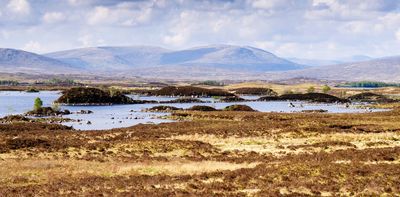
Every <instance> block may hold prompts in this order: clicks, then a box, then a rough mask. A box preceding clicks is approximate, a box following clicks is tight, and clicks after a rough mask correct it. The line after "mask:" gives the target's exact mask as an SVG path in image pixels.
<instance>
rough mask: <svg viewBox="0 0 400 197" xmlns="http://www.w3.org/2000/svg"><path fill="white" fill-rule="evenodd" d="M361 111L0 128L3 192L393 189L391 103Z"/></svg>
mask: <svg viewBox="0 0 400 197" xmlns="http://www.w3.org/2000/svg"><path fill="white" fill-rule="evenodd" d="M390 106H391V107H392V108H394V110H393V111H388V112H380V113H368V114H302V113H298V114H296V113H293V114H288V113H260V112H243V111H241V112H237V111H209V112H201V111H176V112H174V113H173V116H172V118H174V119H177V120H190V121H180V122H174V123H165V124H160V125H137V126H134V127H131V128H125V129H114V130H108V131H102V132H99V131H79V132H77V131H74V130H71V128H69V127H65V126H59V125H54V124H52V125H50V124H45V123H40V122H34V123H30V122H26V120H24V119H18V120H17V121H16V122H13V123H8V124H0V193H1V194H2V195H3V196H18V195H39V196H60V195H65V196H77V195H110V196H127V195H131V194H133V193H134V194H136V195H139V196H143V195H148V196H166V195H190V194H195V195H198V196H216V195H221V196H222V195H228V196H254V195H267V196H277V195H280V196H285V195H286V196H312V195H318V196H322V195H323V196H338V195H344V196H348V195H361V196H362V195H367V196H368V195H372V196H376V195H384V194H387V195H396V194H398V193H400V124H399V122H400V108H399V106H398V105H396V104H391V105H390Z"/></svg>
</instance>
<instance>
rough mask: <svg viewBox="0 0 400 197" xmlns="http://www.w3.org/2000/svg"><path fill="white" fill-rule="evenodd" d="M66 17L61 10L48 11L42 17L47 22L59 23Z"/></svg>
mask: <svg viewBox="0 0 400 197" xmlns="http://www.w3.org/2000/svg"><path fill="white" fill-rule="evenodd" d="M65 18H66V17H65V15H64V14H63V13H61V12H46V13H45V14H44V15H43V18H42V19H43V21H44V22H45V23H57V22H60V21H63V20H65Z"/></svg>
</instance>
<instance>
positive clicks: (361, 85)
mask: <svg viewBox="0 0 400 197" xmlns="http://www.w3.org/2000/svg"><path fill="white" fill-rule="evenodd" d="M339 87H354V88H379V87H400V84H399V83H385V82H377V81H359V82H348V83H344V84H342V85H339Z"/></svg>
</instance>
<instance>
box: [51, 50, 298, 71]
mask: <svg viewBox="0 0 400 197" xmlns="http://www.w3.org/2000/svg"><path fill="white" fill-rule="evenodd" d="M45 55H46V56H47V57H50V58H54V59H58V60H60V61H63V62H65V63H67V64H71V65H74V66H80V67H82V68H85V69H88V70H92V69H94V70H97V71H105V70H107V71H126V70H132V71H133V70H135V69H138V68H140V69H146V70H149V69H150V70H151V68H154V69H159V68H166V69H173V68H177V67H179V68H182V67H184V68H185V67H186V70H187V69H191V68H199V67H201V68H204V69H211V70H212V69H214V70H215V69H219V70H225V71H226V72H229V71H245V72H259V71H286V70H294V69H302V68H304V67H305V66H303V65H300V64H296V63H293V62H290V61H288V60H285V59H282V58H279V57H277V56H275V55H273V54H272V53H269V52H267V51H264V50H261V49H257V48H253V47H240V46H232V45H211V46H204V47H196V48H191V49H186V50H178V51H170V50H167V49H163V48H159V47H152V46H136V47H96V48H84V49H76V50H69V51H60V52H55V53H50V54H45ZM167 67H168V68H167ZM176 72H179V70H176Z"/></svg>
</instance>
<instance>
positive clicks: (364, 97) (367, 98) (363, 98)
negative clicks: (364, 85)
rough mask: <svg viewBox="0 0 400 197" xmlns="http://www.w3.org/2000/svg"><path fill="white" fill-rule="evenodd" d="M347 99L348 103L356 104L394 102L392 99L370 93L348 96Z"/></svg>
mask: <svg viewBox="0 0 400 197" xmlns="http://www.w3.org/2000/svg"><path fill="white" fill-rule="evenodd" d="M348 99H349V100H350V101H357V102H378V103H389V102H394V100H393V99H390V98H387V97H386V96H384V95H381V94H375V93H372V92H363V93H360V94H356V95H353V96H349V97H348Z"/></svg>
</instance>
